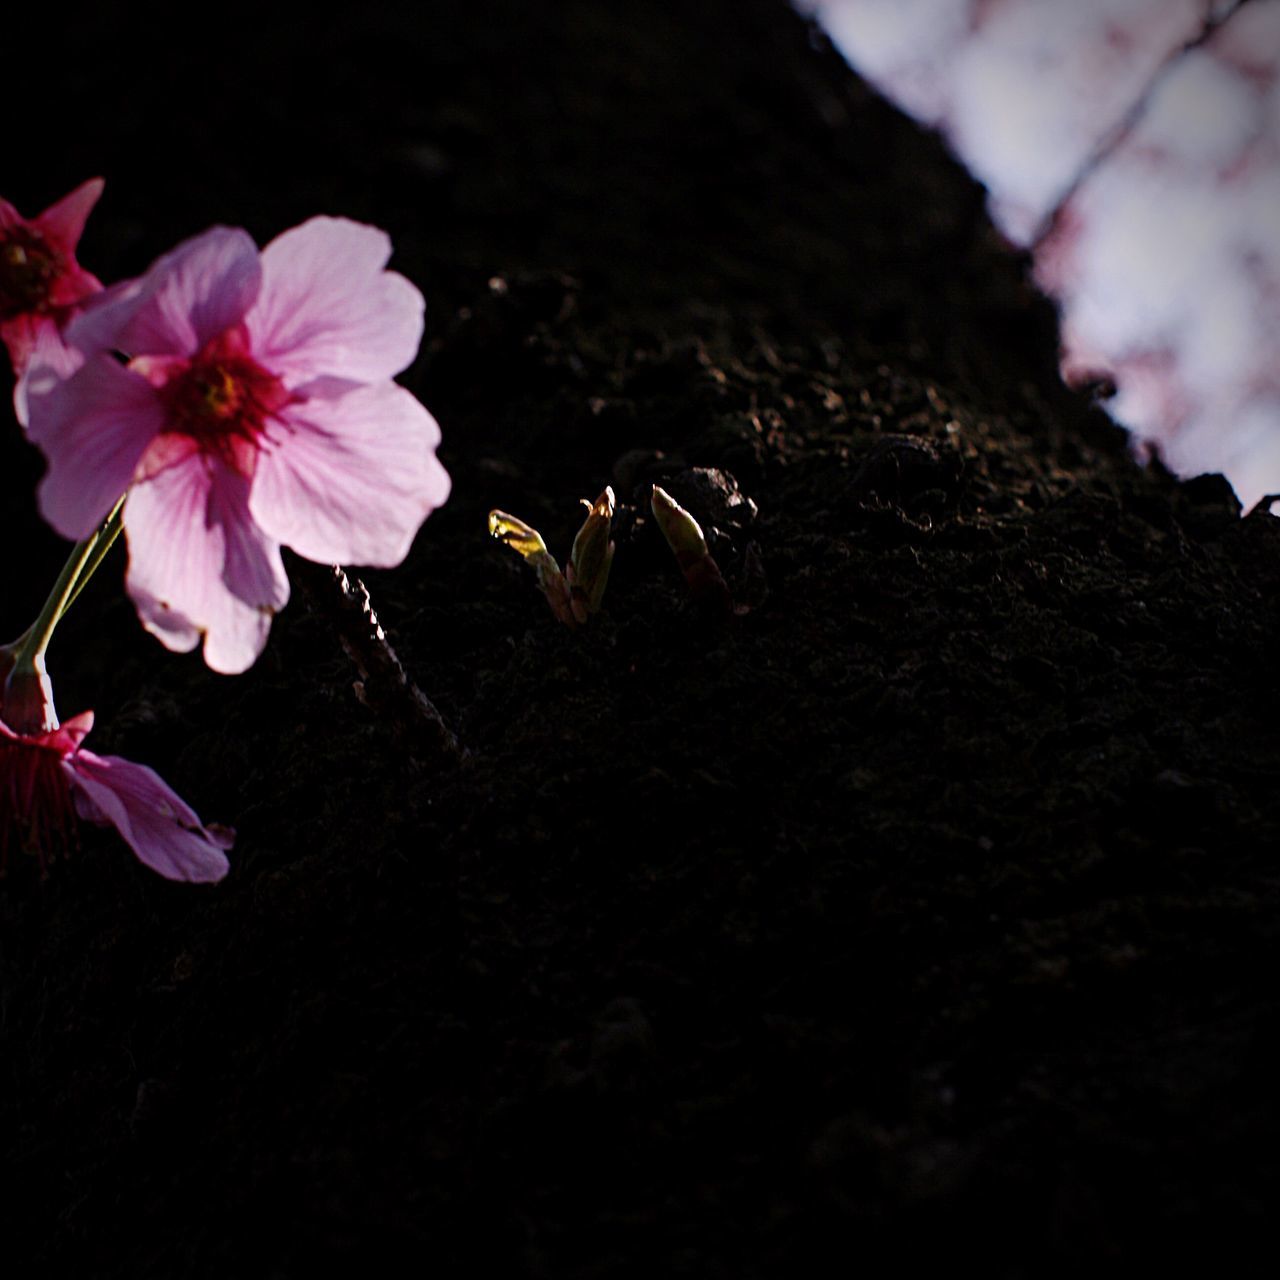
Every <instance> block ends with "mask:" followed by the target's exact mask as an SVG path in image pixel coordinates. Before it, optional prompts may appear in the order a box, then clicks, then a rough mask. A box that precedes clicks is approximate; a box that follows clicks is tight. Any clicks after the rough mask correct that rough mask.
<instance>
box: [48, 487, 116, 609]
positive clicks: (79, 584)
mask: <svg viewBox="0 0 1280 1280" xmlns="http://www.w3.org/2000/svg"><path fill="white" fill-rule="evenodd" d="M123 528H124V499H123V498H121V499H120V501H119V502H117V503H116V505H115V508H114V509H113V510H112V512H111V514H110V515H109V516H108V517H107V518H106V521H105V522H104V523H103V525H102V528H100V529H99V530H98V532H97V534H95V535H94V538H95V540H94V542H93V548H92V550H91V551H90V553H89V555H88V556H87V557H86V559H85V562H84V564H83V565H82V566H81V569H80V576H79V577H78V578H76V581H75V585H74V587H72V590H71V594H70V595H69V596H68V597H67V599H66V602H65V603H64V604H63V606H62V613H60V614H59V615H58V619H59V621H61V619H62V616H63V614H65V613H66V611H67V610H68V609H70V608H71V606H72V605H73V604H75V602H76V600H77V599H79V597H80V593H81V592H82V591H83V590H84V589H85V586H86V584H87V583H88V581H89V579H90V578H92V577H93V575H94V574H95V573H96V572H97V570H98V566H99V565H100V564H101V563H102V562H103V561H104V560H105V559H106V558H107V553H108V552H109V551H110V550H111V548H112V547H114V546H115V544H116V539H117V538H118V537H119V536H120V531H121V530H122V529H123Z"/></svg>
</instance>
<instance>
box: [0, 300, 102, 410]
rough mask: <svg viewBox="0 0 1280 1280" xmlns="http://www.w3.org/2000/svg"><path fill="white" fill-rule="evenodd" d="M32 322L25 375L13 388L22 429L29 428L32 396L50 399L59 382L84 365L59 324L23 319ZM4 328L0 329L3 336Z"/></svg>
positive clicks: (0, 327) (44, 320)
mask: <svg viewBox="0 0 1280 1280" xmlns="http://www.w3.org/2000/svg"><path fill="white" fill-rule="evenodd" d="M20 319H30V320H31V321H32V322H33V323H32V325H31V329H30V333H31V337H30V346H29V348H28V350H27V353H26V359H25V360H24V362H23V366H22V371H21V373H20V374H19V375H18V378H17V381H16V382H15V383H14V387H13V412H14V415H15V416H16V417H17V419H18V425H19V426H23V427H25V426H26V425H27V419H28V418H29V416H30V401H31V397H32V396H41V395H46V394H47V393H48V392H50V391H52V390H53V389H54V387H56V386H57V385H58V383H59V382H62V381H64V380H65V379H67V378H69V377H70V376H71V375H72V374H73V373H75V371H76V370H77V369H79V368H80V366H81V365H82V364H84V356H83V355H82V354H81V353H80V352H79V351H78V350H77V349H76V348H75V347H69V346H68V345H67V344H66V343H65V342H64V341H63V340H62V333H61V331H60V330H59V329H58V326H57V324H56V323H55V322H54V321H53V320H50V319H49V318H48V317H44V316H31V317H20ZM3 328H4V326H0V332H3Z"/></svg>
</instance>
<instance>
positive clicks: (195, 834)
mask: <svg viewBox="0 0 1280 1280" xmlns="http://www.w3.org/2000/svg"><path fill="white" fill-rule="evenodd" d="M63 769H64V770H65V771H66V773H67V775H68V777H69V779H70V781H71V784H72V787H73V788H75V789H76V790H77V791H78V792H80V793H82V797H83V798H84V799H87V800H88V801H89V804H88V805H82V806H80V809H81V813H82V814H83V815H84V816H86V817H88V818H90V820H92V821H98V822H102V821H103V820H104V819H105V821H106V822H109V823H110V824H111V825H112V826H113V827H115V829H116V830H117V831H118V832H119V833H120V834H121V835H122V836H123V837H124V839H125V842H126V843H127V844H128V845H129V847H130V848H131V849H132V850H133V851H134V853H136V854H137V855H138V858H139V860H140V861H142V862H143V863H145V864H146V865H147V866H148V867H150V868H151V869H152V870H153V871H158V872H159V873H160V874H161V875H162V876H165V877H166V878H167V879H169V880H187V881H195V882H197V883H201V884H211V883H213V882H214V881H217V880H221V879H222V877H223V876H225V875H226V874H227V871H228V870H229V868H230V864H229V863H228V862H227V855H226V854H225V853H224V852H223V850H225V849H229V848H230V847H231V842H232V839H233V836H232V833H230V832H227V831H224V830H222V829H220V828H217V827H213V828H210V827H206V826H204V825H203V824H202V823H201V821H200V819H199V818H198V817H197V816H196V814H195V812H194V811H193V810H192V808H191V806H190V805H188V804H187V803H186V802H185V801H184V800H183V799H182V798H181V797H180V796H178V795H177V794H176V793H175V792H174V791H173V790H172V788H170V787H169V786H167V785H166V784H165V782H164V781H163V780H162V779H161V778H160V777H159V775H158V774H156V772H155V771H154V770H153V769H148V768H147V766H146V765H142V764H134V763H133V762H132V761H130V760H122V759H121V758H120V757H119V756H99V755H95V754H94V753H93V752H92V751H86V750H84V749H83V748H81V749H80V750H79V751H77V752H76V753H75V754H74V755H72V756H69V757H67V759H66V760H65V761H64V762H63ZM78 798H79V797H78Z"/></svg>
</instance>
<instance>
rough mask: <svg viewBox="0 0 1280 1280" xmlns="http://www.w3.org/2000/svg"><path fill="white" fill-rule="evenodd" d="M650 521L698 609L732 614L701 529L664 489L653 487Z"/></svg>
mask: <svg viewBox="0 0 1280 1280" xmlns="http://www.w3.org/2000/svg"><path fill="white" fill-rule="evenodd" d="M649 507H650V509H651V510H652V511H653V518H654V520H655V522H656V523H657V525H658V528H659V529H660V530H661V532H662V536H663V537H664V538H665V539H666V540H667V546H669V547H670V548H671V552H672V554H673V555H674V556H675V558H676V563H677V564H678V565H679V566H680V570H681V572H682V573H683V574H684V580H685V582H687V583H688V584H689V594H690V595H691V596H692V597H693V598H694V600H695V601H697V603H698V604H699V605H701V606H705V607H707V608H709V609H711V610H713V611H715V612H717V613H723V614H731V613H732V612H733V600H732V598H731V597H730V595H729V588H728V586H727V585H726V584H725V580H724V577H723V575H722V574H721V573H720V566H719V565H718V564H716V562H715V560H714V558H713V557H712V555H711V552H710V551H709V550H708V549H707V539H706V537H705V536H704V535H703V532H702V526H701V525H700V524H699V523H698V522H697V521H696V520H695V519H694V518H693V516H691V515H690V514H689V513H688V512H687V511H686V510H685V509H684V508H683V507H682V506H681V505H680V504H679V503H678V502H677V501H676V500H675V499H674V498H673V497H672V496H671V495H670V494H669V493H668V492H667V491H666V490H665V489H661V488H659V487H658V486H657V485H656V484H655V485H654V486H653V496H652V497H651V498H650V500H649Z"/></svg>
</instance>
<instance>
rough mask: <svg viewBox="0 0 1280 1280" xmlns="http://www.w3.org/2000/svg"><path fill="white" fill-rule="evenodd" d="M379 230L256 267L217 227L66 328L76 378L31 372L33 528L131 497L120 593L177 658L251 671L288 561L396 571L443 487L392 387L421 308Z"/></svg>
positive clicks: (324, 238) (299, 236)
mask: <svg viewBox="0 0 1280 1280" xmlns="http://www.w3.org/2000/svg"><path fill="white" fill-rule="evenodd" d="M390 254H391V242H390V240H389V238H388V237H387V235H386V233H385V232H382V231H380V230H378V229H377V228H375V227H369V226H364V225H362V224H359V223H355V222H350V221H347V220H345V219H341V218H313V219H311V220H310V221H309V222H306V223H304V224H303V225H302V226H299V227H295V228H293V229H292V230H290V231H286V232H285V233H284V234H283V235H281V236H279V237H277V238H276V239H275V240H273V241H272V242H271V243H270V244H269V245H267V247H266V248H265V249H263V250H262V251H261V253H260V252H259V251H258V249H257V247H256V246H255V245H254V243H253V241H252V239H250V237H249V236H248V234H247V233H246V232H244V231H241V230H234V229H230V228H227V227H215V228H213V229H212V230H210V231H207V232H205V233H204V234H203V235H201V236H197V237H196V238H195V239H193V240H189V241H187V242H186V243H184V244H182V245H180V246H179V247H178V248H177V249H175V250H174V251H173V252H172V253H170V254H168V255H166V256H165V257H163V258H161V259H159V260H158V261H157V262H156V263H155V264H154V265H153V266H152V267H151V269H150V270H149V271H148V272H147V273H146V274H145V275H144V276H142V277H140V278H139V279H137V280H135V281H130V282H127V283H126V284H123V285H117V286H115V287H114V288H112V289H110V290H108V291H107V292H106V293H104V294H102V295H100V297H99V298H98V299H95V301H94V303H93V304H92V305H91V306H89V307H87V308H86V309H85V310H84V311H83V312H82V313H81V314H80V315H79V316H78V317H77V318H76V319H75V320H74V321H73V322H72V324H71V325H70V326H68V328H67V330H66V339H67V342H68V344H69V345H70V346H72V347H74V348H76V349H78V350H79V352H81V353H82V354H83V356H84V363H83V365H82V366H81V367H80V368H78V369H76V370H74V371H72V372H69V373H68V372H66V371H65V370H60V369H58V368H55V367H53V363H52V362H51V363H50V364H49V365H47V366H42V367H41V368H38V369H37V368H34V367H33V369H32V371H31V375H30V381H31V401H30V435H31V439H32V440H33V441H34V442H35V443H36V444H38V445H39V447H40V448H41V449H42V450H43V452H44V454H45V457H46V458H47V460H48V464H49V465H48V471H47V473H46V475H45V477H44V480H43V481H42V483H41V486H40V505H41V510H42V511H43V513H44V515H45V518H46V519H47V520H48V521H49V522H50V523H51V524H52V525H53V526H54V528H55V529H57V530H58V531H59V532H60V533H62V534H63V535H64V536H66V537H69V538H83V537H85V536H87V535H88V534H89V533H90V532H91V531H92V530H93V529H94V528H95V527H96V526H97V525H98V523H99V522H100V521H101V520H102V519H103V517H104V516H105V515H106V514H107V513H108V512H109V511H110V509H111V508H112V506H113V505H114V504H115V502H116V500H117V499H118V498H119V496H120V494H122V493H124V492H125V491H126V490H128V499H127V501H126V503H125V507H124V516H123V519H124V530H125V535H126V537H127V539H128V545H129V569H128V575H127V579H126V586H127V589H128V591H129V594H130V596H131V597H132V598H133V601H134V603H135V605H136V607H137V609H138V613H139V616H140V618H141V619H142V623H143V625H144V626H145V627H146V628H147V630H149V631H151V632H152V633H153V634H154V635H156V636H158V637H159V638H160V640H161V641H163V643H164V644H166V645H167V646H168V647H169V648H171V649H175V650H179V651H183V652H185V651H187V650H190V649H193V648H195V646H196V645H197V644H199V643H200V642H201V639H202V638H203V643H204V657H205V661H206V662H207V663H208V664H209V666H210V667H212V668H213V669H214V670H216V671H223V672H238V671H243V670H245V669H246V668H247V667H248V666H250V665H251V664H252V663H253V661H254V659H255V658H256V657H257V656H258V654H259V653H260V652H261V651H262V648H263V646H264V644H265V643H266V638H267V632H268V630H269V628H270V625H271V617H272V615H273V614H274V613H275V612H277V611H278V610H279V609H281V608H282V607H283V606H284V604H285V603H286V601H287V600H288V598H289V582H288V579H287V578H286V576H285V572H284V565H283V563H282V561H281V558H280V548H281V545H282V544H283V545H287V546H289V547H291V548H292V549H293V550H294V551H295V552H296V553H297V554H298V555H300V556H303V557H305V558H306V559H309V560H318V561H322V562H325V563H339V562H348V563H354V564H364V565H374V566H377V567H389V566H392V565H396V564H399V563H400V561H401V560H403V559H404V557H405V555H407V554H408V551H409V547H410V544H411V543H412V541H413V538H414V535H415V534H416V533H417V530H418V528H419V526H420V525H421V524H422V522H423V520H425V519H426V517H427V515H428V514H429V513H430V512H431V511H433V510H434V509H435V508H436V507H438V506H440V505H441V503H443V502H444V501H445V499H446V498H447V497H448V494H449V477H448V475H447V474H446V472H445V470H444V468H443V467H442V466H441V465H440V463H439V462H438V460H437V459H436V456H435V448H436V445H437V443H438V442H439V439H440V431H439V428H438V427H437V425H436V422H435V419H434V418H432V416H431V414H430V413H428V412H427V410H426V409H425V408H424V407H423V406H422V405H421V404H420V403H419V402H418V401H417V400H416V399H415V398H414V397H413V396H412V395H411V394H410V393H409V392H408V391H406V390H404V388H402V387H400V386H398V385H396V384H395V383H394V382H392V381H391V379H392V378H393V377H394V376H395V375H396V374H397V373H399V372H401V370H403V369H405V368H406V367H407V366H408V365H409V364H410V362H411V361H412V360H413V358H414V356H415V355H416V353H417V350H418V344H419V342H420V341H421V337H422V313H423V299H422V295H421V294H420V293H419V292H418V290H417V289H416V288H415V287H414V286H413V285H412V284H410V283H409V281H408V280H406V279H405V278H404V277H403V276H400V275H397V274H396V273H394V272H391V271H387V270H385V269H384V268H385V266H386V262H387V259H388V258H389V257H390Z"/></svg>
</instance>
